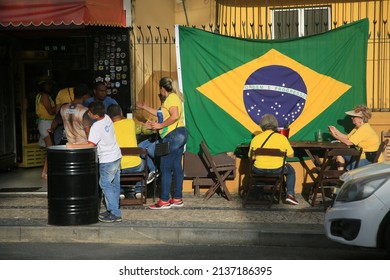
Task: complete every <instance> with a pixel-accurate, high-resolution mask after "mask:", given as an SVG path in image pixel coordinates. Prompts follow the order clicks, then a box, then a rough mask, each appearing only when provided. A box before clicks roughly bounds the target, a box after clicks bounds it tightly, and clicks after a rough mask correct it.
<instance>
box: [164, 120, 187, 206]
mask: <svg viewBox="0 0 390 280" xmlns="http://www.w3.org/2000/svg"><path fill="white" fill-rule="evenodd" d="M187 138H188V132H187V129H186V128H185V127H178V128H176V129H175V130H173V131H171V132H170V133H168V134H167V135H166V136H165V137H164V139H163V142H169V150H170V151H169V154H167V155H165V156H162V157H161V159H160V171H161V197H160V199H161V200H163V201H167V200H169V194H170V191H171V184H172V175H173V177H174V178H175V180H174V195H173V198H176V199H180V198H182V197H183V180H184V171H183V166H182V164H181V162H182V157H183V152H184V145H185V144H186V143H187Z"/></svg>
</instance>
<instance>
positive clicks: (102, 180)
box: [99, 159, 122, 217]
mask: <svg viewBox="0 0 390 280" xmlns="http://www.w3.org/2000/svg"><path fill="white" fill-rule="evenodd" d="M120 163H121V159H118V160H116V161H113V162H107V163H99V173H100V177H99V185H100V188H101V189H102V192H103V194H104V199H105V202H106V208H107V211H109V212H110V213H111V214H113V215H115V216H117V217H122V213H121V210H120V209H119V195H120V190H121V186H120Z"/></svg>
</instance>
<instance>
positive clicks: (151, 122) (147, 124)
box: [144, 120, 153, 129]
mask: <svg viewBox="0 0 390 280" xmlns="http://www.w3.org/2000/svg"><path fill="white" fill-rule="evenodd" d="M152 124H153V121H150V120H149V121H146V122H145V124H144V125H145V126H146V128H147V129H152Z"/></svg>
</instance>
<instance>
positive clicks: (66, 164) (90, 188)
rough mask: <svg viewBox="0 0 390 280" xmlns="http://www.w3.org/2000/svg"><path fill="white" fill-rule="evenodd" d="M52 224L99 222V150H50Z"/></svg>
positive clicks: (60, 147)
mask: <svg viewBox="0 0 390 280" xmlns="http://www.w3.org/2000/svg"><path fill="white" fill-rule="evenodd" d="M47 162H48V170H47V171H48V178H47V180H48V182H47V187H48V188H47V196H48V210H49V215H48V223H49V225H61V226H71V225H85V224H93V223H97V222H98V216H99V192H98V163H97V158H96V148H93V147H91V148H78V149H69V148H66V146H64V145H58V146H51V147H49V148H48V150H47Z"/></svg>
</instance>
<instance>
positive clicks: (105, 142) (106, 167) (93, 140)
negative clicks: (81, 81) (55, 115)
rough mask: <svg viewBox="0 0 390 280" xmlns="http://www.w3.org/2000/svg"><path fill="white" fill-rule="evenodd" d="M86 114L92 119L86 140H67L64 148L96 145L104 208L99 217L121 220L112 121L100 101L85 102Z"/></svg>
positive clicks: (118, 154)
mask: <svg viewBox="0 0 390 280" xmlns="http://www.w3.org/2000/svg"><path fill="white" fill-rule="evenodd" d="M88 110H89V111H88V115H89V116H90V117H91V118H92V119H93V120H95V122H94V123H93V125H92V127H91V130H90V132H89V136H88V143H86V144H67V145H66V146H67V147H68V148H83V147H91V146H92V147H95V146H96V147H97V155H98V159H99V174H100V177H99V185H100V188H101V189H102V192H103V194H104V199H105V202H106V208H107V211H106V212H104V213H101V214H100V215H99V221H101V222H105V223H110V222H120V221H122V213H121V210H120V209H119V196H120V162H121V158H122V154H121V150H120V148H119V146H118V143H117V141H116V137H115V131H114V125H113V123H112V121H111V118H110V117H109V116H107V115H106V114H105V113H104V112H105V107H104V104H103V102H101V101H95V102H92V103H90V104H89V105H88Z"/></svg>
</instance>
